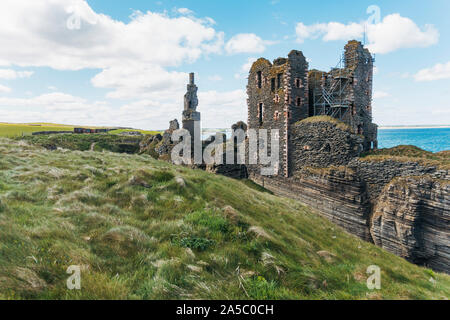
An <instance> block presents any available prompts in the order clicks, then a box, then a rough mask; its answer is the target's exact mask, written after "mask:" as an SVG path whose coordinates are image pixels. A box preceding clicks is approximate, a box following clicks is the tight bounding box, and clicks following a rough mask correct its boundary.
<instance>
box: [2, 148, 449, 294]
mask: <svg viewBox="0 0 450 320" xmlns="http://www.w3.org/2000/svg"><path fill="white" fill-rule="evenodd" d="M321 251H327V252H329V253H330V255H329V256H331V257H332V258H329V257H324V255H323V252H322V253H320V252H321ZM319 253H320V254H319ZM71 265H80V266H82V273H81V290H74V291H71V290H68V289H67V288H66V280H67V277H68V276H69V275H68V274H66V270H67V268H68V267H69V266H71ZM370 265H378V266H379V267H380V268H381V277H382V278H381V287H382V289H381V290H379V291H370V290H368V289H367V287H366V279H367V274H366V270H367V267H368V266H370ZM430 278H432V279H434V280H433V281H430ZM449 296H450V277H449V276H447V275H443V274H439V273H434V272H431V271H430V270H427V269H425V268H421V267H418V266H415V265H412V264H410V263H408V262H406V261H405V260H403V259H401V258H399V257H396V256H394V255H392V254H390V253H388V252H385V251H384V250H382V249H380V248H378V247H375V246H374V245H372V244H369V243H366V242H363V241H362V240H359V239H358V238H355V237H354V236H352V235H349V234H348V233H346V232H344V231H343V230H342V229H340V228H339V227H337V226H335V225H333V224H332V223H330V222H328V221H327V220H325V219H323V218H321V217H320V216H319V215H317V214H316V213H315V212H313V211H312V210H310V209H308V208H307V207H305V206H303V205H302V204H301V203H299V202H296V201H294V200H290V199H285V198H280V197H276V196H273V195H271V194H269V193H267V192H260V191H258V190H255V189H254V187H253V186H252V185H251V187H249V186H247V185H246V183H243V182H240V181H237V180H232V179H229V178H226V177H223V176H218V175H213V174H209V173H207V172H204V171H201V170H192V169H188V168H184V167H177V166H173V165H171V164H169V163H166V162H161V161H157V160H154V159H153V158H151V157H150V156H148V155H127V154H118V153H111V152H102V153H100V152H81V151H67V150H57V151H53V152H50V151H48V150H46V149H44V148H40V147H38V146H32V145H29V144H27V143H26V142H24V141H15V140H8V139H0V299H444V298H448V297H449Z"/></svg>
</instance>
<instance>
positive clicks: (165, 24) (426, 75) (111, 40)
mask: <svg viewBox="0 0 450 320" xmlns="http://www.w3.org/2000/svg"><path fill="white" fill-rule="evenodd" d="M370 6H372V7H371V8H375V9H373V10H370V12H369V13H367V9H368V8H369V7H370ZM374 6H376V7H374ZM377 8H378V9H379V13H380V15H379V16H378V15H377V13H378V11H377V10H378V9H377ZM374 10H375V11H374ZM448 12H450V2H449V1H446V0H435V1H429V2H424V1H414V0H413V1H406V0H405V1H344V0H343V1H321V2H316V3H315V2H312V1H300V0H297V1H289V0H258V1H257V0H246V1H233V0H227V1H200V0H196V1H195V0H183V1H181V0H180V1H174V0H162V1H143V0H131V1H130V0H128V1H106V0H89V1H84V0H59V1H55V0H36V1H33V2H30V1H26V0H19V1H17V0H14V1H13V0H2V2H1V3H0V43H2V44H1V45H0V122H38V121H39V122H43V121H45V122H58V123H72V124H79V125H120V126H132V127H138V128H145V129H164V128H166V127H167V125H168V121H169V120H171V119H173V118H179V117H180V114H181V110H182V97H183V94H184V91H185V84H186V82H187V73H188V72H195V73H196V74H197V84H198V86H199V95H200V96H199V98H200V104H199V108H198V110H199V111H201V112H202V116H203V126H204V127H229V126H230V125H231V124H232V123H234V122H236V121H238V120H244V121H245V120H246V114H247V106H246V101H245V99H246V93H245V86H246V75H247V73H248V67H249V66H250V64H251V62H252V61H253V60H254V59H255V58H258V57H261V56H263V57H266V58H268V59H275V58H277V57H279V56H286V55H287V53H288V52H289V51H290V50H292V49H297V50H302V51H303V53H304V54H305V56H306V57H307V58H308V60H309V62H310V68H317V69H322V70H325V71H327V70H329V69H330V68H331V67H334V66H335V65H336V64H337V62H338V60H339V56H340V54H341V53H342V50H343V47H344V45H345V43H346V42H347V41H348V40H350V39H353V38H356V39H359V40H363V35H364V30H365V31H366V32H365V34H366V45H367V46H368V47H369V49H370V50H371V51H373V52H375V53H376V63H375V65H376V73H375V77H374V109H373V112H374V121H375V122H377V123H378V124H380V125H419V124H434V125H437V124H447V125H448V124H450V103H449V101H450V89H449V88H450V56H449V53H450V43H449V41H448V39H449V38H450V35H449V32H450V31H449V30H450V22H449V19H448V18H447V16H446V15H447V14H448ZM378 18H379V19H378ZM368 19H369V20H370V21H368V22H366V21H367V20H368Z"/></svg>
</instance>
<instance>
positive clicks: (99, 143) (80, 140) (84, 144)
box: [15, 133, 142, 153]
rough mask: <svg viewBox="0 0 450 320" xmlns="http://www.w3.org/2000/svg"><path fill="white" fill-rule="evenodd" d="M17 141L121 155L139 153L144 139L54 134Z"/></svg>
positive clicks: (46, 146) (104, 135) (49, 147)
mask: <svg viewBox="0 0 450 320" xmlns="http://www.w3.org/2000/svg"><path fill="white" fill-rule="evenodd" d="M15 139H16V140H23V141H26V142H28V143H31V144H35V145H38V146H42V147H45V148H47V149H54V148H56V147H58V148H63V149H69V150H79V151H88V150H92V151H99V152H100V151H103V150H106V151H112V152H120V153H137V152H139V149H140V148H139V143H140V142H141V140H142V137H123V136H117V135H110V134H105V133H100V134H52V135H37V136H25V137H17V138H15Z"/></svg>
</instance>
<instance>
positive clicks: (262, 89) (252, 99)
mask: <svg viewBox="0 0 450 320" xmlns="http://www.w3.org/2000/svg"><path fill="white" fill-rule="evenodd" d="M373 62H374V59H373V57H372V55H371V54H370V52H369V50H367V49H365V48H364V47H363V46H362V44H361V43H360V42H358V41H355V40H353V41H349V42H348V44H347V45H346V46H345V53H344V55H343V57H342V58H341V61H340V63H339V66H338V67H336V68H333V69H332V70H331V71H330V72H324V71H318V70H309V66H308V62H307V61H306V58H305V56H304V55H303V53H302V52H301V51H297V50H292V51H291V52H290V53H289V54H288V57H287V58H278V59H275V60H274V61H273V63H271V62H270V61H269V60H267V59H264V58H260V59H258V60H257V61H256V62H255V63H254V64H253V65H252V67H251V69H250V74H249V78H248V86H247V93H248V128H249V129H268V130H271V129H278V130H279V132H280V137H279V139H280V157H279V158H280V168H279V169H280V171H279V175H283V176H285V177H289V176H290V175H291V173H292V172H293V171H295V170H296V169H298V168H297V165H296V163H297V161H296V160H297V159H299V158H304V155H302V153H304V152H305V151H308V150H309V149H310V146H309V145H299V144H298V143H296V142H295V139H296V137H297V134H296V131H297V130H296V126H297V124H298V123H299V121H301V120H304V119H307V118H309V117H313V116H330V117H333V118H336V119H339V120H341V121H342V122H344V123H345V124H347V125H348V127H349V128H350V129H351V131H352V132H353V133H354V134H355V135H358V136H360V137H361V138H362V140H361V141H360V149H359V150H353V151H356V153H360V152H361V151H368V150H371V149H375V148H377V126H376V125H375V124H374V123H372V77H373ZM329 144H330V145H329V146H327V148H329V149H330V150H328V151H331V149H332V148H333V145H334V144H335V143H334V142H330V143H329ZM322 151H327V150H322Z"/></svg>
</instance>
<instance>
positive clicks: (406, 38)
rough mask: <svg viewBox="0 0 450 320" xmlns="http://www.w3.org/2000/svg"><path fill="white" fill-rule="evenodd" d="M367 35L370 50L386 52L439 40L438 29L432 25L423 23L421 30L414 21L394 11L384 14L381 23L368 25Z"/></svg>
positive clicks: (431, 43)
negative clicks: (393, 12)
mask: <svg viewBox="0 0 450 320" xmlns="http://www.w3.org/2000/svg"><path fill="white" fill-rule="evenodd" d="M367 37H368V39H369V45H368V47H369V49H370V50H371V51H372V52H374V53H388V52H392V51H395V50H398V49H402V48H425V47H429V46H431V45H434V44H436V43H438V41H439V31H438V30H437V29H436V28H435V27H434V26H432V25H425V26H424V28H423V30H421V29H420V28H419V27H418V26H417V25H416V24H415V23H414V21H412V20H411V19H409V18H405V17H402V16H400V15H399V14H398V13H396V14H391V15H388V16H386V17H385V18H384V19H383V21H382V22H381V23H378V24H373V25H369V26H368V29H367Z"/></svg>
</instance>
